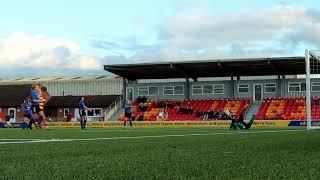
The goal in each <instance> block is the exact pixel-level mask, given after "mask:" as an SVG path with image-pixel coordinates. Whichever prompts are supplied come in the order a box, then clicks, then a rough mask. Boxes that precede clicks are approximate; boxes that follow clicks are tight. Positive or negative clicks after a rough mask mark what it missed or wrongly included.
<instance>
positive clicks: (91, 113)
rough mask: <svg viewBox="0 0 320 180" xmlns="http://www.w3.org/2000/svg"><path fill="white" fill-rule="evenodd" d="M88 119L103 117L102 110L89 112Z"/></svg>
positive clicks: (95, 109) (94, 109)
mask: <svg viewBox="0 0 320 180" xmlns="http://www.w3.org/2000/svg"><path fill="white" fill-rule="evenodd" d="M88 117H102V109H101V108H93V109H92V111H88Z"/></svg>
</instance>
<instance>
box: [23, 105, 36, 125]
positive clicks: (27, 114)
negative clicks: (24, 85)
mask: <svg viewBox="0 0 320 180" xmlns="http://www.w3.org/2000/svg"><path fill="white" fill-rule="evenodd" d="M22 109H23V116H24V123H23V125H22V128H23V129H27V128H29V129H32V124H35V122H34V119H33V116H32V111H31V101H30V99H28V100H27V101H26V100H24V101H23V104H22Z"/></svg>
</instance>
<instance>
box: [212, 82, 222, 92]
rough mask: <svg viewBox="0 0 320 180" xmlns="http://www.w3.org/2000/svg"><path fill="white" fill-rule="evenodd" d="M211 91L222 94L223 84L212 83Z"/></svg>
mask: <svg viewBox="0 0 320 180" xmlns="http://www.w3.org/2000/svg"><path fill="white" fill-rule="evenodd" d="M213 93H214V94H223V93H224V86H223V84H215V85H213Z"/></svg>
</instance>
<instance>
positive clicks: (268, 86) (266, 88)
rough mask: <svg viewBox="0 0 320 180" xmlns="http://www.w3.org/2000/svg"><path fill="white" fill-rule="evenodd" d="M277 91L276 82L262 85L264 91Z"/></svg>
mask: <svg viewBox="0 0 320 180" xmlns="http://www.w3.org/2000/svg"><path fill="white" fill-rule="evenodd" d="M276 91H277V86H276V83H266V84H265V85H264V92H265V93H275V92H276Z"/></svg>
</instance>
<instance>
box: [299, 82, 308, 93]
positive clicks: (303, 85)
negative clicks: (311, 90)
mask: <svg viewBox="0 0 320 180" xmlns="http://www.w3.org/2000/svg"><path fill="white" fill-rule="evenodd" d="M300 88H301V91H302V92H305V91H306V89H307V84H306V83H300Z"/></svg>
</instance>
